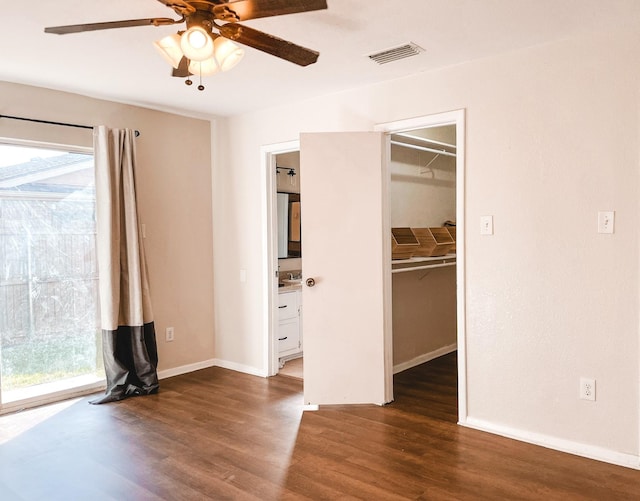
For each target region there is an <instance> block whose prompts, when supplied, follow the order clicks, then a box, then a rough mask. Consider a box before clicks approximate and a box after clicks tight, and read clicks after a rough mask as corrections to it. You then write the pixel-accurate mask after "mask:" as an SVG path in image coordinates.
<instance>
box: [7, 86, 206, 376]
mask: <svg viewBox="0 0 640 501" xmlns="http://www.w3.org/2000/svg"><path fill="white" fill-rule="evenodd" d="M0 96H2V114H4V115H14V116H20V117H27V118H37V119H42V120H51V121H57V122H70V123H77V124H84V125H108V126H110V127H122V128H124V127H128V128H132V129H137V130H139V131H140V132H141V135H140V137H139V138H138V139H137V141H136V152H137V159H138V170H137V175H136V180H137V185H136V189H137V195H138V205H139V213H140V218H141V221H142V222H143V223H144V224H145V225H146V235H147V237H146V239H145V241H144V245H145V250H146V255H147V264H148V268H149V280H150V287H151V300H152V305H153V310H154V320H155V326H156V333H157V336H158V352H159V353H158V355H159V367H158V368H159V370H160V371H166V372H165V373H167V372H168V373H172V372H175V371H177V372H180V371H181V370H185V369H184V368H185V366H186V368H187V369H188V368H193V367H194V366H200V365H202V364H204V365H211V364H212V363H213V359H214V355H215V354H214V345H213V342H214V339H213V312H212V309H213V308H212V304H213V287H212V285H211V284H212V282H213V273H212V267H213V263H212V258H211V254H212V233H211V226H212V216H211V127H210V122H209V121H204V120H196V119H191V118H186V117H182V116H178V115H173V114H169V113H162V112H158V111H152V110H148V109H144V108H138V107H135V106H127V105H123V104H118V103H113V102H109V101H102V100H97V99H91V98H87V97H83V96H78V95H75V94H69V93H64V92H57V91H51V90H46V89H41V88H36V87H29V86H25V85H17V84H10V83H6V82H0ZM0 137H21V138H23V139H38V140H41V141H49V142H54V143H58V144H74V145H77V144H83V145H85V146H91V145H92V131H91V130H83V129H74V128H69V127H60V126H51V125H39V124H34V123H30V122H19V121H14V120H7V119H0ZM167 326H173V327H174V328H175V341H173V342H172V343H166V342H165V341H164V329H165V327H167Z"/></svg>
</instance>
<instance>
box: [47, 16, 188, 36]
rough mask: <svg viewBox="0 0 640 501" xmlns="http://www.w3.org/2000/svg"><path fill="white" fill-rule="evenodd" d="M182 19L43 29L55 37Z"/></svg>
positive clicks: (136, 20)
mask: <svg viewBox="0 0 640 501" xmlns="http://www.w3.org/2000/svg"><path fill="white" fill-rule="evenodd" d="M182 21H183V19H177V20H176V19H170V18H168V17H152V18H148V19H129V20H126V21H109V22H106V23H86V24H70V25H68V26H50V27H48V28H45V29H44V32H45V33H54V34H56V35H68V34H69V33H81V32H83V31H97V30H110V29H113V28H130V27H133V26H149V25H153V26H161V25H162V26H164V25H169V24H176V23H181V22H182Z"/></svg>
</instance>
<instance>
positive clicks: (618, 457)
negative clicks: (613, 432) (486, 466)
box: [458, 417, 640, 470]
mask: <svg viewBox="0 0 640 501" xmlns="http://www.w3.org/2000/svg"><path fill="white" fill-rule="evenodd" d="M458 424H459V425H461V426H465V427H467V428H473V429H475V430H479V431H485V432H488V433H493V434H494V435H500V436H502V437H507V438H512V439H514V440H519V441H521V442H526V443H529V444H534V445H539V446H541V447H546V448H547V449H553V450H556V451H560V452H567V453H569V454H574V455H576V456H582V457H585V458H589V459H595V460H596V461H603V462H605V463H611V464H615V465H618V466H624V467H626V468H633V469H635V470H640V456H636V455H633V454H626V453H622V452H616V451H612V450H610V449H605V448H603V447H597V446H594V445H587V444H581V443H579V442H573V441H571V440H564V439H562V438H557V437H552V436H549V435H543V434H540V433H532V432H528V431H524V430H519V429H516V428H510V427H508V426H501V425H496V424H493V423H489V422H487V421H483V420H481V419H474V418H471V417H467V419H466V421H464V422H462V421H461V422H459V423H458Z"/></svg>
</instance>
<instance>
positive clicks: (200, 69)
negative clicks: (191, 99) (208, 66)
mask: <svg viewBox="0 0 640 501" xmlns="http://www.w3.org/2000/svg"><path fill="white" fill-rule="evenodd" d="M198 67H199V71H198V77H199V78H200V85H198V90H204V85H202V63H199V64H198Z"/></svg>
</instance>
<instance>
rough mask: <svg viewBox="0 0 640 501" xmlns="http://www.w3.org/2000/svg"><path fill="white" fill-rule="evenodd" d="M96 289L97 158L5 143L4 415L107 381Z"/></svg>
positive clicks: (0, 353)
mask: <svg viewBox="0 0 640 501" xmlns="http://www.w3.org/2000/svg"><path fill="white" fill-rule="evenodd" d="M97 284H98V270H97V266H96V257H95V189H94V172H93V155H92V152H91V151H82V152H70V151H68V150H59V149H50V148H49V149H44V148H34V147H33V145H29V146H26V145H24V144H2V143H0V406H1V407H0V410H7V408H11V407H12V405H11V403H17V402H27V403H28V402H29V401H31V402H39V401H42V399H43V398H46V399H51V397H50V396H51V395H52V394H53V395H64V394H65V392H66V393H68V392H69V391H73V390H74V389H77V388H79V387H84V388H87V387H88V386H92V385H96V383H98V382H99V381H100V380H102V379H103V378H104V372H103V370H102V367H101V364H102V353H101V344H100V331H99V327H98V308H97V304H98V300H97ZM21 405H22V404H21Z"/></svg>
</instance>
